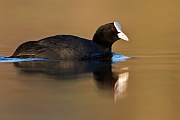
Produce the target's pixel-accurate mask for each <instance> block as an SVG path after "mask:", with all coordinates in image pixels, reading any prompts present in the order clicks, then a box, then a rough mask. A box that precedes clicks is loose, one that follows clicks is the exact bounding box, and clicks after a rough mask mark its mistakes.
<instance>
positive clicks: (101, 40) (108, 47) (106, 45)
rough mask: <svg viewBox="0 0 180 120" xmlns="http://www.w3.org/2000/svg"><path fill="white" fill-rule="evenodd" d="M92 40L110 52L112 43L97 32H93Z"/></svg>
mask: <svg viewBox="0 0 180 120" xmlns="http://www.w3.org/2000/svg"><path fill="white" fill-rule="evenodd" d="M92 41H93V42H95V43H96V44H97V45H98V46H99V47H100V48H101V49H103V50H104V51H107V52H111V47H112V44H113V43H110V42H108V41H107V40H105V39H104V38H103V37H99V36H98V35H97V34H95V35H94V37H93V40H92Z"/></svg>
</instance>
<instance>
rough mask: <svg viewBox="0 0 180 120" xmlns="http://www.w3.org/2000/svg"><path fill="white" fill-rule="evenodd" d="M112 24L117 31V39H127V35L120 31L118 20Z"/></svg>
mask: <svg viewBox="0 0 180 120" xmlns="http://www.w3.org/2000/svg"><path fill="white" fill-rule="evenodd" d="M114 26H115V28H116V30H117V32H118V34H117V35H118V37H119V39H123V40H125V41H129V39H128V37H127V36H126V35H125V34H124V33H123V32H122V29H121V25H120V24H119V23H118V22H114Z"/></svg>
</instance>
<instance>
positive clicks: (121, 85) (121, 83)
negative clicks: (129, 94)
mask: <svg viewBox="0 0 180 120" xmlns="http://www.w3.org/2000/svg"><path fill="white" fill-rule="evenodd" d="M128 78H129V72H125V73H121V74H119V79H118V80H117V81H116V83H115V85H114V101H115V102H116V101H117V100H119V99H122V98H125V97H126V89H127V81H128Z"/></svg>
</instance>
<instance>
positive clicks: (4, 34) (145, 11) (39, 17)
mask: <svg viewBox="0 0 180 120" xmlns="http://www.w3.org/2000/svg"><path fill="white" fill-rule="evenodd" d="M179 4H180V2H179V1H178V0H158V1H157V0H146V1H144V0H133V1H131V0H91V1H85V0H26V1H24V0H16V1H14V0H0V54H1V55H7V56H9V55H11V53H12V52H13V51H14V50H15V49H16V48H17V46H18V45H19V44H21V43H22V42H25V41H28V40H38V39H41V38H44V37H48V36H52V35H56V34H72V35H77V36H80V37H84V38H88V39H92V36H93V35H94V33H95V31H96V29H97V28H98V27H99V26H100V25H102V24H106V23H108V22H113V21H118V22H120V24H121V26H122V29H123V31H124V32H125V33H126V34H127V36H128V37H129V39H130V42H122V41H118V42H116V43H115V44H114V46H113V48H114V51H121V52H122V53H123V52H124V51H131V52H132V51H133V52H141V51H154V50H156V51H157V50H159V51H164V50H165V51H166V50H178V49H179V39H180V33H179V32H180V31H179V28H180V23H179V21H180V16H179V14H180V7H179Z"/></svg>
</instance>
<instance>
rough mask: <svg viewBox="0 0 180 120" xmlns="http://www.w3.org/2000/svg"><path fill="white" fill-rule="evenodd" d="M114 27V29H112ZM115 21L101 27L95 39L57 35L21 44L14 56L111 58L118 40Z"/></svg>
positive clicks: (67, 58) (84, 58)
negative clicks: (112, 50) (112, 47)
mask: <svg viewBox="0 0 180 120" xmlns="http://www.w3.org/2000/svg"><path fill="white" fill-rule="evenodd" d="M112 28H113V29H112ZM117 33H118V32H117V30H116V29H115V27H114V25H113V23H109V24H106V25H104V26H101V27H99V29H98V30H97V31H96V33H95V34H94V37H93V40H88V39H84V38H80V37H76V36H72V35H56V36H52V37H47V38H44V39H41V40H39V41H28V42H25V43H23V44H21V45H20V46H19V47H18V48H17V49H16V51H15V52H14V53H13V55H12V57H23V58H29V57H31V58H49V59H54V60H89V59H98V60H111V57H112V53H111V46H112V44H113V43H114V42H115V41H116V40H118V39H119V38H118V36H117Z"/></svg>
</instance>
